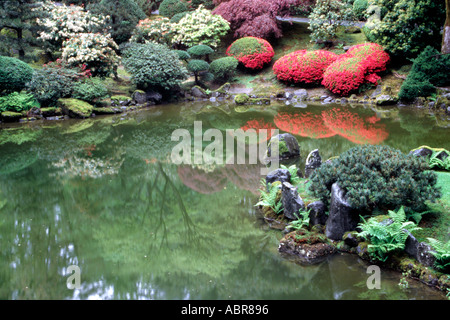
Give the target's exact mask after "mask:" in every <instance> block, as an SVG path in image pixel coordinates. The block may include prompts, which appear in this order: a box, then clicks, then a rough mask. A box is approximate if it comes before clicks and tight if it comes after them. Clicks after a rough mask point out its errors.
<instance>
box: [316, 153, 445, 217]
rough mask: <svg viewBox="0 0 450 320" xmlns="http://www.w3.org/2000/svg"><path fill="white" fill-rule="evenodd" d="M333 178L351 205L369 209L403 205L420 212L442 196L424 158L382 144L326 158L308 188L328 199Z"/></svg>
mask: <svg viewBox="0 0 450 320" xmlns="http://www.w3.org/2000/svg"><path fill="white" fill-rule="evenodd" d="M335 182H337V183H338V184H339V186H340V187H341V188H343V189H344V190H345V191H346V198H347V201H348V202H349V204H350V205H351V206H352V207H353V208H355V209H358V210H361V211H364V212H368V213H371V212H373V211H374V210H375V209H377V210H398V209H399V208H400V207H402V206H404V207H405V209H407V210H413V211H415V212H422V211H424V210H425V209H426V204H425V202H426V201H428V200H430V201H435V200H436V199H437V198H439V197H440V196H441V194H440V191H439V190H438V188H437V186H436V182H437V176H436V174H435V173H434V172H432V171H430V170H429V166H428V164H427V162H426V160H424V159H421V157H415V156H414V155H412V154H408V155H406V154H404V153H402V152H401V151H400V150H397V149H394V148H392V147H389V146H384V145H383V146H374V145H363V146H357V147H354V148H351V149H349V150H347V151H346V152H344V153H342V154H341V155H340V156H339V157H337V158H334V159H331V160H329V161H327V162H325V163H324V164H322V166H321V167H319V168H318V169H316V170H315V171H314V173H313V175H312V176H311V184H310V191H311V192H312V194H313V195H314V196H315V197H317V198H320V199H321V200H322V201H324V203H329V202H330V197H331V186H332V185H333V183H335Z"/></svg>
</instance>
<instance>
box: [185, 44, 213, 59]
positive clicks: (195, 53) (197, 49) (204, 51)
mask: <svg viewBox="0 0 450 320" xmlns="http://www.w3.org/2000/svg"><path fill="white" fill-rule="evenodd" d="M186 51H187V53H189V55H190V56H191V57H195V58H196V59H201V58H205V59H206V61H208V60H209V55H210V54H211V53H214V50H213V49H212V48H211V47H210V46H207V45H205V44H198V45H195V46H193V47H190V48H189V49H187V50H186Z"/></svg>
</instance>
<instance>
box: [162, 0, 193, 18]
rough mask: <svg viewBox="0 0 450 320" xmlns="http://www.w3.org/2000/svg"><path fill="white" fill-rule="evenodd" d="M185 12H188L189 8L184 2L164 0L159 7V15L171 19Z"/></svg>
mask: <svg viewBox="0 0 450 320" xmlns="http://www.w3.org/2000/svg"><path fill="white" fill-rule="evenodd" d="M185 11H188V7H187V5H186V3H185V2H184V1H182V0H164V1H163V2H161V4H160V5H159V14H160V15H162V16H163V17H167V18H169V19H170V18H172V17H173V16H174V15H176V14H178V13H182V12H185Z"/></svg>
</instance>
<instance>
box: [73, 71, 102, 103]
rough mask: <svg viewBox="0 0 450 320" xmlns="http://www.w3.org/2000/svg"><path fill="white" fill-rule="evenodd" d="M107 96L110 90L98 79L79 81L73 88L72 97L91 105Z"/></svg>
mask: <svg viewBox="0 0 450 320" xmlns="http://www.w3.org/2000/svg"><path fill="white" fill-rule="evenodd" d="M107 95H108V89H107V88H106V86H105V85H104V84H103V81H102V80H101V79H100V78H97V77H91V78H87V79H84V80H83V81H78V82H76V83H75V84H74V86H73V92H72V97H73V98H76V99H80V100H83V101H86V102H89V103H91V104H94V103H95V102H97V101H99V100H101V99H103V98H105V97H106V96H107Z"/></svg>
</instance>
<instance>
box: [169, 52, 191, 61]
mask: <svg viewBox="0 0 450 320" xmlns="http://www.w3.org/2000/svg"><path fill="white" fill-rule="evenodd" d="M173 51H174V52H176V54H177V55H178V58H180V60H184V61H187V60H189V59H190V58H191V55H190V54H189V53H187V52H186V51H184V50H173Z"/></svg>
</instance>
